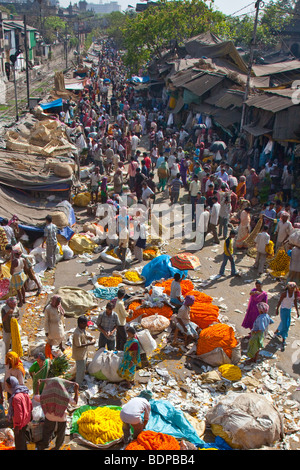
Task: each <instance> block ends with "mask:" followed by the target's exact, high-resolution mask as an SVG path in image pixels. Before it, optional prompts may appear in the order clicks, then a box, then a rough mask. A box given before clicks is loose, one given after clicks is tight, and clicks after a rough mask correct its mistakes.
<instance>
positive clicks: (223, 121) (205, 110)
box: [192, 103, 242, 127]
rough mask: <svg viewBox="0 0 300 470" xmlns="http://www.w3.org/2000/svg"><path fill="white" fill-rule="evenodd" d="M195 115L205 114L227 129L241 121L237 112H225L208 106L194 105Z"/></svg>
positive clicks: (203, 104)
mask: <svg viewBox="0 0 300 470" xmlns="http://www.w3.org/2000/svg"><path fill="white" fill-rule="evenodd" d="M192 109H193V111H194V112H195V113H201V114H207V115H209V116H211V117H212V118H213V119H214V120H215V121H216V122H218V123H219V124H220V125H221V126H223V127H229V126H231V125H232V124H236V123H239V122H240V121H241V117H242V114H241V112H240V111H238V110H232V111H227V110H226V109H221V108H216V107H215V106H211V105H210V104H206V103H201V104H195V105H193V107H192Z"/></svg>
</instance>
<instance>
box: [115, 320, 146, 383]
mask: <svg viewBox="0 0 300 470" xmlns="http://www.w3.org/2000/svg"><path fill="white" fill-rule="evenodd" d="M138 366H141V356H140V343H139V341H138V339H137V337H136V334H135V329H134V328H133V327H131V326H130V327H128V328H127V341H126V343H125V346H124V357H123V360H122V362H121V364H120V367H119V369H118V375H119V376H120V377H121V378H122V379H124V380H126V382H127V386H128V388H130V387H131V386H132V385H134V374H135V371H136V368H137V367H138Z"/></svg>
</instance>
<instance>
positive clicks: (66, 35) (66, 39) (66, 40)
mask: <svg viewBox="0 0 300 470" xmlns="http://www.w3.org/2000/svg"><path fill="white" fill-rule="evenodd" d="M65 42H66V69H67V68H68V34H67V25H66V27H65Z"/></svg>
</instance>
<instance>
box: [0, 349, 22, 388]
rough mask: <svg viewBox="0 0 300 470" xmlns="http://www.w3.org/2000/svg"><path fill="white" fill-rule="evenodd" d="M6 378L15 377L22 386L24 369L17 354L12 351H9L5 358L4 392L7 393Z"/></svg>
mask: <svg viewBox="0 0 300 470" xmlns="http://www.w3.org/2000/svg"><path fill="white" fill-rule="evenodd" d="M8 377H15V378H16V379H17V380H18V382H19V384H20V385H24V378H25V369H24V366H23V363H22V361H21V359H20V358H19V356H18V354H17V353H15V352H14V351H9V352H8V353H7V354H6V356H5V374H4V390H5V391H6V392H8V387H7V386H6V379H8Z"/></svg>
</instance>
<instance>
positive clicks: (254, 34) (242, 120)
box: [240, 0, 263, 132]
mask: <svg viewBox="0 0 300 470" xmlns="http://www.w3.org/2000/svg"><path fill="white" fill-rule="evenodd" d="M261 3H263V2H262V0H257V2H256V3H255V9H256V12H255V19H254V28H253V36H252V40H251V45H250V55H249V63H248V74H247V81H246V88H245V95H244V102H243V108H242V117H241V124H240V132H243V128H244V123H245V113H246V101H247V99H248V95H249V89H250V80H251V73H252V65H253V56H254V47H255V45H256V32H257V24H258V14H259V7H260V4H261Z"/></svg>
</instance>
